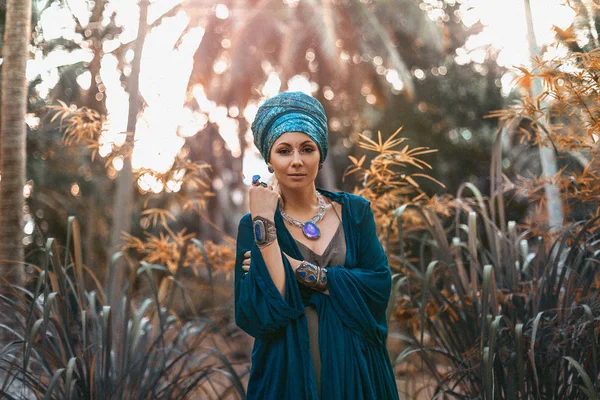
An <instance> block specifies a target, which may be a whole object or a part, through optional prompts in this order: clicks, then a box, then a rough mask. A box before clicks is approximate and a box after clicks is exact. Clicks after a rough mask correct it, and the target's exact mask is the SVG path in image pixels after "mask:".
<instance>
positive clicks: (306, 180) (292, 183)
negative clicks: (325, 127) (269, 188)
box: [269, 132, 321, 188]
mask: <svg viewBox="0 0 600 400" xmlns="http://www.w3.org/2000/svg"><path fill="white" fill-rule="evenodd" d="M269 158H270V161H269V164H270V165H271V167H272V168H273V170H274V174H275V177H276V178H277V181H278V183H279V185H280V186H284V187H287V188H300V187H303V186H306V185H309V184H312V183H313V182H314V181H315V178H316V177H317V172H319V161H320V158H321V155H320V153H319V147H318V146H317V144H316V143H315V142H313V140H312V139H311V138H310V137H309V136H308V135H307V134H305V133H302V132H286V133H284V134H283V135H281V136H280V137H279V138H278V139H277V140H276V141H275V143H273V147H271V153H270V155H269Z"/></svg>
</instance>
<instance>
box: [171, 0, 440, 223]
mask: <svg viewBox="0 0 600 400" xmlns="http://www.w3.org/2000/svg"><path fill="white" fill-rule="evenodd" d="M223 4H225V5H226V6H227V7H228V10H229V16H228V17H227V18H224V15H222V14H219V13H218V12H215V11H218V10H219V9H217V7H220V9H221V10H223ZM181 7H182V8H183V9H185V10H186V11H187V12H188V14H190V25H189V26H188V28H187V29H186V30H184V33H183V35H185V34H187V32H189V30H191V29H193V28H194V27H195V26H197V25H202V26H203V28H204V36H203V39H202V42H201V43H200V46H199V48H198V49H197V51H196V53H195V55H194V67H193V70H192V73H191V76H190V80H189V85H188V88H189V91H190V93H192V90H193V89H194V88H195V87H196V86H197V85H202V86H203V87H204V90H205V92H206V94H207V97H208V98H209V99H210V100H213V101H215V102H216V103H217V104H219V105H224V106H226V107H236V108H237V109H238V110H240V113H239V116H238V117H237V118H238V119H239V120H240V121H241V120H243V118H244V117H243V116H242V111H243V110H244V109H245V108H246V106H247V105H248V104H249V103H250V102H256V101H258V100H259V99H260V97H261V94H260V89H261V88H262V87H263V85H264V83H265V81H266V80H267V78H268V77H269V75H270V74H271V73H275V74H277V76H278V78H279V80H280V81H281V87H280V90H287V88H288V80H289V79H290V78H292V77H294V76H297V75H303V76H305V77H307V78H308V79H309V80H310V81H311V82H314V83H316V85H317V86H318V91H316V92H315V93H314V95H315V96H316V97H317V98H318V99H319V100H320V101H321V102H322V103H323V105H324V106H325V110H326V113H327V115H328V116H329V117H330V121H331V123H332V125H331V127H330V128H331V129H330V130H331V132H332V133H333V135H331V136H330V141H331V142H332V143H331V144H332V147H336V145H337V144H338V143H339V142H340V141H341V140H343V139H344V137H348V136H349V134H350V133H351V132H355V131H357V130H358V131H361V130H363V129H365V128H367V127H370V126H372V125H374V124H375V122H376V119H378V118H381V116H382V112H381V111H382V110H383V109H385V107H386V106H387V105H388V104H389V100H390V99H391V98H392V97H393V96H395V95H398V94H401V95H403V96H405V97H406V98H409V99H411V98H412V97H413V95H414V85H413V79H412V73H411V63H410V61H409V60H407V59H405V58H404V54H403V53H402V52H401V51H400V50H399V49H400V48H401V46H399V45H400V43H398V38H400V37H401V38H402V40H403V41H406V42H407V43H406V44H405V43H403V46H402V47H404V46H408V47H410V48H411V50H412V51H424V52H437V53H439V52H442V51H443V50H444V45H445V35H444V32H443V29H442V28H441V27H440V26H439V25H438V24H437V23H435V22H433V21H431V20H429V19H428V18H427V15H426V13H425V12H424V11H423V10H421V9H420V8H419V6H418V3H417V2H415V1H413V0H378V1H377V2H372V4H365V2H363V1H360V0H344V1H331V0H301V1H285V2H284V1H281V0H230V1H221V0H219V1H217V0H205V1H201V2H198V1H197V0H187V1H184V2H183V3H182V5H181ZM219 61H224V63H225V65H226V69H225V71H223V70H222V69H219V68H215V63H216V62H219ZM388 72H389V75H387V76H386V73H388ZM390 77H391V78H393V79H395V80H396V87H395V88H392V85H391V84H390V83H389V82H388V80H389V78H390ZM394 77H395V78H394ZM400 87H401V88H400ZM188 99H190V101H189V102H188V104H187V106H188V107H190V108H192V109H193V108H194V107H195V106H196V105H195V102H194V96H192V95H190V96H188ZM196 107H197V106H196ZM241 122H245V121H241ZM243 126H245V127H247V124H245V123H240V128H241V127H243ZM238 135H239V136H238V140H239V143H240V148H241V149H242V152H243V151H244V150H245V149H246V148H247V143H246V138H245V136H246V129H239V130H238ZM197 140H200V138H198V139H197ZM337 147H338V148H341V146H337ZM242 157H243V153H242ZM204 161H206V162H208V163H209V164H211V165H212V164H213V162H212V160H204ZM331 161H332V160H328V162H326V163H325V165H324V168H323V170H322V171H321V173H320V179H322V180H323V181H322V182H320V185H321V186H323V187H329V188H331V187H333V186H334V185H335V184H334V182H335V181H336V179H335V177H337V176H340V175H341V173H337V172H340V171H337V172H336V171H335V170H334V164H333V163H332V162H331ZM236 168H239V169H236ZM231 175H232V176H234V177H236V179H240V178H241V163H236V164H235V166H234V167H233V168H232V171H231ZM237 184H238V182H237V181H236V182H233V186H232V187H235V185H237ZM224 189H227V188H224ZM211 215H212V212H211ZM232 217H234V218H235V216H232Z"/></svg>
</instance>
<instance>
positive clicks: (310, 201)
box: [279, 185, 319, 214]
mask: <svg viewBox="0 0 600 400" xmlns="http://www.w3.org/2000/svg"><path fill="white" fill-rule="evenodd" d="M279 190H280V192H281V197H282V198H283V202H284V207H283V208H284V209H285V211H286V212H287V213H288V214H289V213H293V214H305V213H311V212H314V210H316V209H317V207H318V206H319V202H318V200H317V195H316V191H317V190H316V188H315V186H314V185H310V186H307V187H306V188H303V189H301V190H290V189H286V188H283V187H279Z"/></svg>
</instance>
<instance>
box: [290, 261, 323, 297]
mask: <svg viewBox="0 0 600 400" xmlns="http://www.w3.org/2000/svg"><path fill="white" fill-rule="evenodd" d="M295 273H296V279H297V280H298V282H299V283H301V284H302V285H304V286H307V287H309V288H311V289H314V290H318V291H319V292H323V291H325V290H326V289H327V268H325V267H319V266H318V265H315V264H311V263H309V262H308V261H306V260H304V261H302V262H301V263H300V265H299V266H298V268H296V271H295Z"/></svg>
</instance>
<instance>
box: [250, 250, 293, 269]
mask: <svg viewBox="0 0 600 400" xmlns="http://www.w3.org/2000/svg"><path fill="white" fill-rule="evenodd" d="M283 254H284V255H285V257H286V258H287V259H288V261H289V262H290V265H291V266H292V269H293V270H294V271H295V270H296V268H298V266H299V265H300V263H301V262H302V261H300V260H296V259H295V258H292V257H290V256H288V255H287V254H286V253H283ZM250 262H251V259H250V252H249V251H247V252H245V253H244V261H243V262H242V270H244V272H248V271H250Z"/></svg>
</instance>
